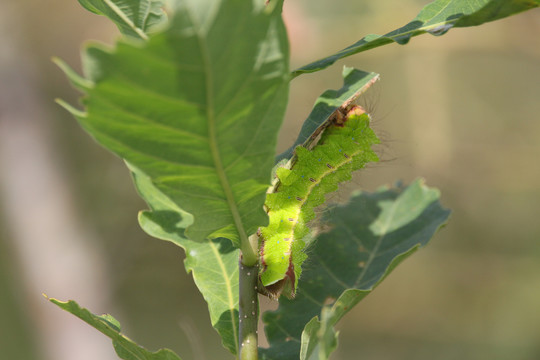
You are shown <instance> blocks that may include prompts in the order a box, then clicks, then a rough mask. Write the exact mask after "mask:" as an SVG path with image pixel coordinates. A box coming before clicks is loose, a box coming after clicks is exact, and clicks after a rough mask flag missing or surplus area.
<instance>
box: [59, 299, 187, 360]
mask: <svg viewBox="0 0 540 360" xmlns="http://www.w3.org/2000/svg"><path fill="white" fill-rule="evenodd" d="M49 301H50V302H52V303H53V304H55V305H57V306H59V307H60V308H62V309H64V310H65V311H67V312H69V313H71V314H73V315H75V316H76V317H78V318H79V319H81V320H83V321H84V322H86V323H87V324H88V325H90V326H92V327H94V328H95V329H97V330H98V331H99V332H101V333H102V334H104V335H106V336H107V337H109V338H111V340H112V341H113V346H114V350H115V351H116V354H117V355H118V357H119V358H120V359H124V360H181V359H180V357H178V355H176V354H175V353H173V352H172V351H171V350H169V349H161V350H158V351H156V352H150V351H148V350H146V349H145V348H143V347H142V346H139V345H137V344H136V343H134V342H133V341H131V340H130V339H128V338H127V337H125V336H124V335H122V334H121V333H120V323H119V322H118V321H117V320H116V319H115V318H113V317H112V316H111V315H108V314H106V315H101V316H99V315H94V314H92V313H91V312H90V311H88V310H87V309H85V308H81V307H80V306H79V305H78V304H77V303H76V302H75V301H73V300H69V301H66V302H63V301H60V300H57V299H52V298H51V299H49Z"/></svg>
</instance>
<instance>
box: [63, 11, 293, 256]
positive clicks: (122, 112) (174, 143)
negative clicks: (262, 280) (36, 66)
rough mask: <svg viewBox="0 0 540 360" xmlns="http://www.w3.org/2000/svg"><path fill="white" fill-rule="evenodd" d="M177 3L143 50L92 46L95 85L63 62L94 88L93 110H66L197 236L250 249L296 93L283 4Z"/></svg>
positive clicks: (89, 64)
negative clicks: (189, 218)
mask: <svg viewBox="0 0 540 360" xmlns="http://www.w3.org/2000/svg"><path fill="white" fill-rule="evenodd" d="M175 3H176V4H177V8H176V9H175V11H174V16H173V18H172V19H171V24H170V27H169V28H168V29H167V30H166V31H165V32H163V33H160V34H157V35H154V36H152V37H151V38H150V39H149V41H148V42H146V43H145V44H143V45H141V44H131V43H129V42H124V41H120V42H119V43H118V44H117V46H116V49H115V50H106V49H104V48H103V47H102V46H96V45H94V46H90V47H88V48H87V49H86V51H85V52H84V54H83V65H84V69H85V73H86V79H83V78H81V77H79V76H77V75H75V74H74V72H72V71H71V70H69V68H67V66H66V65H64V64H61V66H62V67H63V68H64V69H67V71H66V73H67V75H68V76H69V77H70V79H71V80H72V82H73V84H74V85H75V86H77V87H79V88H80V89H82V90H83V91H84V92H86V94H87V96H86V97H84V98H83V103H84V105H85V106H86V112H80V111H78V110H76V109H74V108H72V107H70V106H69V105H66V104H65V103H62V104H63V105H64V106H66V107H67V108H68V109H69V110H70V111H71V112H72V113H73V114H74V115H75V116H76V117H77V119H78V120H79V121H80V123H81V125H82V126H83V127H84V129H85V130H86V131H88V132H89V133H90V134H91V135H92V136H93V137H94V138H95V139H96V140H97V141H98V142H99V143H100V144H102V145H103V146H105V147H106V148H108V149H110V150H111V151H113V152H114V153H116V154H118V155H119V156H120V157H122V158H124V159H126V160H127V161H129V162H130V163H132V164H133V165H135V166H136V167H137V168H139V169H140V170H141V171H143V172H144V173H145V174H147V175H148V176H150V178H151V179H152V181H153V183H154V184H155V185H156V186H157V187H158V188H159V190H160V191H161V192H163V193H164V194H165V195H166V196H167V197H168V198H170V199H171V200H172V201H173V202H174V203H175V204H176V205H178V207H179V208H181V209H183V210H186V211H187V212H189V213H191V214H192V215H193V223H192V224H191V225H190V226H189V227H188V228H187V230H186V236H187V237H189V238H191V239H193V240H197V241H203V240H205V239H206V238H218V237H225V238H228V239H231V240H232V241H233V242H234V243H235V246H238V244H239V242H238V240H241V242H240V243H241V244H247V243H248V241H247V238H248V236H249V235H250V234H253V233H255V232H256V230H257V228H258V227H259V226H261V225H265V224H266V223H267V222H268V219H267V216H266V213H265V212H264V210H263V203H264V199H265V192H266V189H267V187H268V186H269V182H270V172H271V169H272V166H273V162H274V155H275V146H276V141H277V140H276V139H277V133H278V130H279V127H280V125H281V122H282V119H283V114H284V111H285V106H286V103H287V97H288V88H289V71H288V45H287V36H286V32H285V28H284V26H283V22H282V20H281V14H280V13H281V2H279V3H277V5H278V6H274V7H273V8H272V11H265V6H264V2H262V1H261V2H253V1H245V0H204V1H201V0H190V1H179V2H175ZM269 9H270V8H269ZM147 200H148V199H147ZM253 260H254V257H253Z"/></svg>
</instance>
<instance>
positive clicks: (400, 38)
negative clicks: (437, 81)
mask: <svg viewBox="0 0 540 360" xmlns="http://www.w3.org/2000/svg"><path fill="white" fill-rule="evenodd" d="M539 5H540V0H435V1H433V2H432V3H430V4H428V5H426V6H425V7H424V8H423V9H422V11H420V13H419V14H418V16H416V18H415V19H414V20H413V21H411V22H410V23H408V24H407V25H405V26H403V27H401V28H399V29H396V30H394V31H391V32H389V33H387V34H385V35H376V34H370V35H367V36H365V37H363V38H362V39H360V40H359V41H358V42H356V43H355V44H352V45H351V46H348V47H346V48H345V49H343V50H341V51H339V52H337V53H335V54H333V55H331V56H328V57H325V58H323V59H320V60H317V61H315V62H312V63H310V64H308V65H305V66H302V67H301V68H299V69H297V70H295V71H294V72H293V76H298V75H300V74H303V73H310V72H315V71H319V70H322V69H325V68H327V67H328V66H330V65H332V64H333V63H335V62H336V61H337V60H339V59H342V58H344V57H347V56H351V55H354V54H357V53H359V52H362V51H366V50H370V49H373V48H376V47H379V46H382V45H386V44H390V43H393V42H396V43H398V44H401V45H404V44H407V43H408V42H409V40H410V39H411V37H413V36H418V35H421V34H424V33H430V34H432V35H437V36H438V35H443V34H445V33H446V32H447V31H448V30H450V29H451V28H453V27H467V26H476V25H480V24H483V23H485V22H489V21H494V20H498V19H502V18H505V17H507V16H511V15H514V14H517V13H519V12H522V11H525V10H529V9H532V8H535V7H538V6H539Z"/></svg>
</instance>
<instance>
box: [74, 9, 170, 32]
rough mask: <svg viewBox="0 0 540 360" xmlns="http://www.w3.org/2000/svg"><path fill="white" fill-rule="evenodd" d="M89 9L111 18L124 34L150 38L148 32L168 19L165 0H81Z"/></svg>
mask: <svg viewBox="0 0 540 360" xmlns="http://www.w3.org/2000/svg"><path fill="white" fill-rule="evenodd" d="M79 3H80V4H81V5H82V6H83V7H84V8H85V9H86V10H88V11H91V12H93V13H95V14H98V15H104V16H106V17H108V18H109V19H111V20H112V21H113V22H114V23H115V24H116V26H118V29H119V30H120V32H122V34H124V35H129V36H133V37H136V38H140V39H144V40H146V39H148V35H147V33H148V32H149V31H151V30H152V29H154V28H155V27H156V26H158V25H160V24H163V23H164V22H165V21H167V15H166V14H165V12H163V9H162V8H163V0H79Z"/></svg>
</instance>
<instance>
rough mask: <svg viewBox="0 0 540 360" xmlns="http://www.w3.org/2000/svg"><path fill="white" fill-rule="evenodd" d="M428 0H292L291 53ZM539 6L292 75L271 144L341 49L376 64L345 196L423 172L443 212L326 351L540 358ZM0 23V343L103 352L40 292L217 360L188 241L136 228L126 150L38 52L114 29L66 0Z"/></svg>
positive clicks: (185, 354)
mask: <svg viewBox="0 0 540 360" xmlns="http://www.w3.org/2000/svg"><path fill="white" fill-rule="evenodd" d="M426 3H427V1H420V0H399V1H398V0H394V1H374V0H369V1H368V0H364V1H359V0H357V1H354V0H331V1H328V0H326V1H323V0H288V1H286V2H285V18H286V22H287V25H288V28H289V31H290V39H291V48H292V68H295V67H298V66H301V65H303V64H305V63H307V62H309V61H312V60H315V59H317V58H320V57H323V56H325V55H327V54H329V53H331V52H334V51H337V50H339V49H341V48H343V47H345V46H347V45H349V44H351V43H353V42H355V41H356V40H358V39H359V38H360V37H362V36H364V35H366V34H368V33H378V34H383V33H386V32H388V31H390V30H393V29H395V28H397V27H399V26H401V25H404V24H405V23H407V22H408V21H410V20H412V19H413V18H414V17H415V16H416V14H417V13H418V11H419V10H420V9H421V8H422V7H423V6H424V5H425V4H426ZM538 15H539V12H538V10H536V11H530V12H527V13H523V14H520V15H517V16H514V17H511V18H507V19H503V20H500V21H497V22H494V23H489V24H485V25H483V26H480V27H476V28H466V29H454V30H451V31H450V32H449V33H448V34H446V35H445V36H443V37H439V38H436V37H433V36H431V35H423V36H420V37H417V38H413V39H412V40H411V42H410V43H409V45H407V46H399V45H397V44H396V45H388V46H385V47H383V48H379V49H375V50H373V51H370V52H367V53H362V54H359V55H356V56H354V57H351V58H347V59H345V60H342V61H341V62H339V63H338V64H336V65H334V66H333V67H332V68H330V69H328V70H325V71H323V72H320V73H316V74H311V75H303V76H301V77H299V78H297V79H295V80H294V81H293V83H292V91H291V96H290V107H289V110H288V112H287V118H286V123H285V125H284V126H283V128H282V133H281V137H280V149H279V150H283V149H285V148H286V147H287V146H288V145H289V144H290V143H291V142H292V141H293V140H294V139H295V137H296V133H297V131H298V129H299V128H300V126H301V123H302V121H303V119H304V118H305V117H306V116H307V114H308V113H309V111H310V109H311V106H312V104H313V102H314V100H315V98H316V97H317V96H318V95H319V94H320V93H321V92H322V91H324V90H325V89H328V88H338V87H340V85H341V76H340V73H341V68H342V66H343V65H344V64H346V65H348V66H355V67H358V68H360V69H364V70H368V71H375V72H378V73H380V74H381V78H382V80H381V81H380V82H379V83H378V84H377V85H375V86H374V88H372V90H370V91H369V92H368V94H366V95H365V96H363V97H362V99H360V103H361V104H363V105H365V106H366V107H367V108H368V109H370V110H371V111H372V112H373V114H374V127H375V130H376V132H377V133H378V134H379V135H380V136H381V138H382V140H383V144H382V145H381V146H379V148H378V152H379V154H381V157H382V159H383V160H384V161H382V162H381V163H380V164H377V165H374V166H370V167H369V168H368V169H367V170H364V171H362V172H361V173H359V174H358V175H357V176H356V177H355V178H354V180H353V182H352V183H351V184H348V185H347V186H344V191H345V192H347V191H351V190H353V189H355V188H362V189H366V190H374V189H376V188H377V187H378V186H380V185H382V184H392V183H393V182H395V181H396V180H398V179H401V180H403V181H404V182H410V181H411V180H412V179H414V178H416V177H418V176H422V177H425V178H426V180H427V183H428V184H429V185H430V186H435V187H438V188H439V189H440V190H441V192H442V203H443V205H444V206H445V207H448V208H451V209H452V210H453V213H452V217H451V219H450V222H449V224H448V225H447V226H446V227H445V228H444V229H443V230H442V231H441V232H440V233H438V234H437V235H436V237H435V238H434V239H433V241H432V243H431V245H430V246H428V247H427V248H426V249H423V250H422V251H420V252H418V253H416V254H415V255H414V256H413V257H411V258H410V259H408V260H407V261H405V263H403V264H402V265H400V266H399V267H398V269H397V270H396V271H395V272H394V273H393V274H392V275H391V276H390V277H389V278H387V279H386V281H385V282H384V283H383V284H382V285H381V286H380V287H379V288H378V289H377V290H376V291H375V292H374V293H373V294H371V295H370V296H369V297H368V298H366V300H364V301H363V302H362V303H360V304H359V305H358V307H357V308H355V309H354V310H353V311H352V312H351V313H350V315H349V316H348V317H347V318H345V319H344V320H343V321H342V322H341V323H340V325H339V328H340V331H341V336H340V347H339V350H338V351H337V352H336V353H335V354H334V356H333V358H332V359H334V360H337V359H359V358H362V359H376V360H382V359H416V360H419V359H513V360H535V359H540V246H539V245H540V221H539V220H538V217H539V216H540V121H538V120H540V118H539V115H538V114H540V101H539V95H540V46H539V42H538V39H539V37H540V17H539V16H538ZM0 34H1V35H0V201H1V207H0V358H2V359H17V360H26V359H31V360H73V359H77V360H86V359H88V360H90V359H100V360H109V359H116V356H115V353H114V351H113V349H112V346H111V345H110V341H109V340H108V339H107V338H105V337H104V336H102V335H101V334H99V333H98V332H97V331H95V330H94V329H92V328H90V327H89V326H87V325H86V324H84V323H83V322H81V321H80V320H78V319H76V318H75V317H73V316H72V315H69V314H67V313H63V312H62V311H61V310H59V309H57V308H56V307H55V306H54V305H52V304H49V303H48V302H47V301H46V300H45V299H44V298H43V297H42V296H41V293H46V294H47V295H48V296H51V297H57V298H59V299H63V300H67V299H75V300H78V301H79V303H80V304H81V305H82V306H85V307H88V308H90V309H91V310H92V311H94V312H97V313H105V312H108V313H111V314H113V315H114V316H115V317H116V318H117V319H119V320H120V322H121V323H122V324H123V329H124V331H125V333H126V334H127V335H128V336H130V337H131V338H132V339H134V340H135V341H137V342H139V343H141V344H142V345H144V346H146V347H147V348H150V349H153V350H155V349H157V348H160V347H169V348H171V349H173V350H175V351H176V352H177V353H178V354H179V355H181V357H182V358H183V359H188V360H189V359H203V360H204V359H228V358H231V357H230V356H229V355H228V354H227V353H226V352H225V350H223V349H222V348H221V346H220V341H219V337H218V336H217V334H216V333H215V332H214V330H213V329H212V328H211V326H210V325H209V317H208V313H207V310H206V305H205V303H204V302H203V300H202V297H201V296H200V294H199V293H198V291H197V289H196V288H195V286H194V285H193V283H192V281H191V277H190V275H188V274H186V273H185V271H184V267H183V263H182V260H183V258H184V254H183V252H182V251H181V250H180V249H178V248H176V247H174V246H173V245H171V244H169V243H165V242H162V241H158V240H155V239H152V238H150V237H148V236H147V235H146V234H144V233H143V232H142V230H140V228H139V227H138V225H137V220H136V214H137V211H138V210H140V209H143V208H145V205H144V203H143V202H142V201H141V200H140V199H139V198H138V197H137V195H136V193H135V191H134V189H133V186H132V185H131V180H130V177H129V174H128V172H127V170H126V169H125V167H124V165H123V163H122V162H121V161H120V160H119V159H117V158H115V157H113V156H112V155H111V154H109V153H108V152H106V151H105V150H103V149H101V148H100V147H98V146H96V145H95V143H94V142H93V140H92V139H90V138H89V137H88V136H87V135H86V134H85V133H83V131H82V130H81V129H80V128H79V126H78V125H77V123H76V122H75V121H74V119H72V118H71V116H70V115H69V114H67V113H66V112H65V111H63V110H62V109H60V107H59V106H57V105H55V104H54V102H53V100H54V98H58V97H60V98H63V99H66V100H68V101H69V102H71V103H76V101H77V97H78V94H77V93H76V91H75V90H73V89H72V88H70V86H69V85H68V83H67V81H66V79H65V78H64V76H63V74H62V73H61V72H60V71H59V70H58V69H57V68H56V67H55V66H54V65H53V64H52V62H51V61H50V58H51V56H58V57H61V58H63V59H65V60H66V61H67V62H68V63H69V64H71V65H72V66H74V67H75V68H80V66H79V49H80V44H81V43H82V42H83V41H85V40H87V39H96V40H100V41H105V42H108V43H111V42H112V41H113V40H114V39H116V38H117V37H118V33H117V31H116V29H115V28H114V27H113V26H112V25H111V24H110V23H109V21H108V20H106V19H105V18H102V17H98V16H95V15H93V14H90V13H88V12H86V11H85V10H83V9H82V8H81V7H80V6H79V4H78V3H77V2H76V1H74V0H72V1H65V0H62V1H60V0H49V1H47V2H44V1H30V0H19V1H15V0H7V1H2V2H1V3H0ZM345 199H346V195H343V194H342V195H335V196H334V200H336V201H344V200H345ZM275 305H276V304H272V303H270V302H268V301H265V303H264V306H265V307H275ZM360 355H361V356H360Z"/></svg>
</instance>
